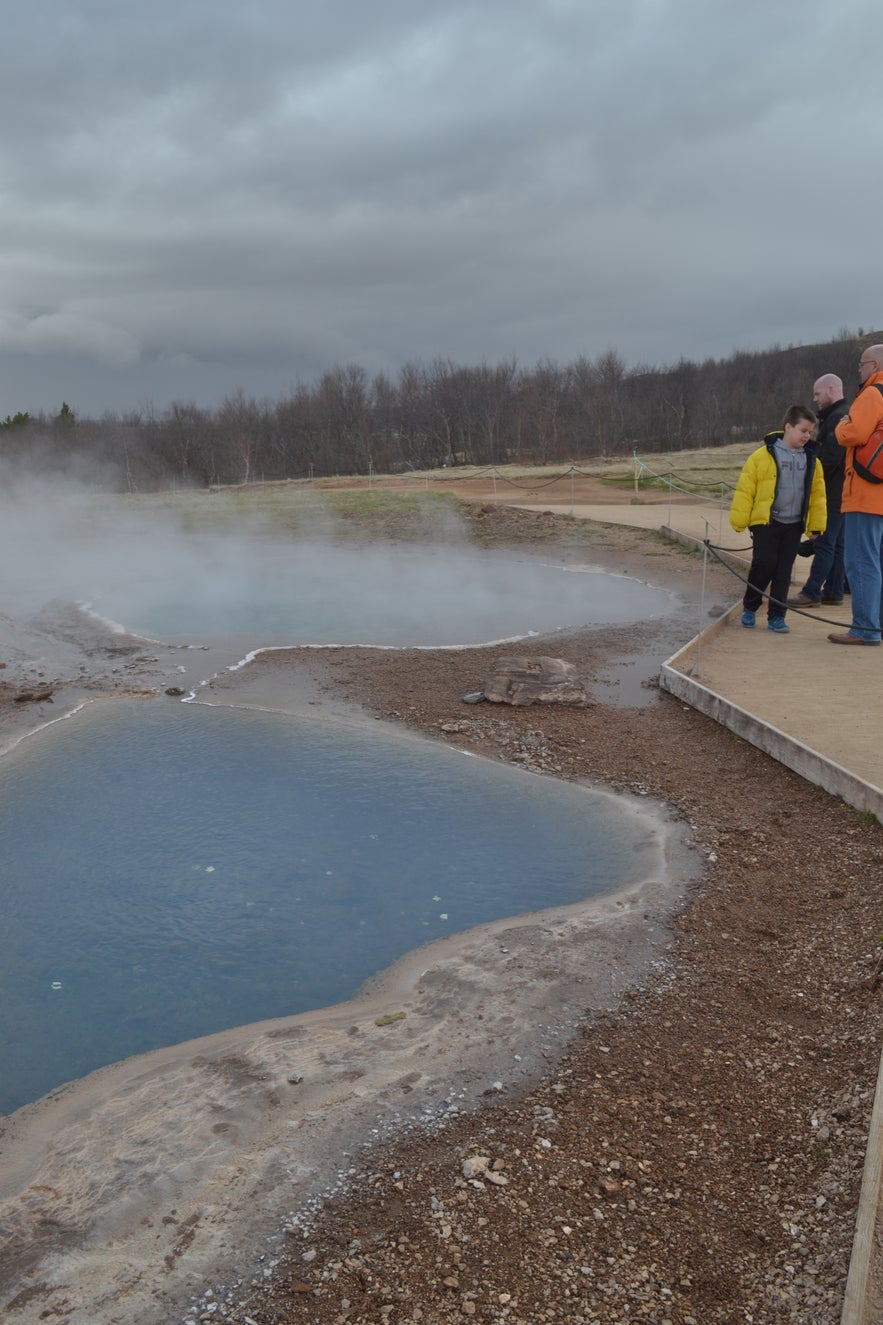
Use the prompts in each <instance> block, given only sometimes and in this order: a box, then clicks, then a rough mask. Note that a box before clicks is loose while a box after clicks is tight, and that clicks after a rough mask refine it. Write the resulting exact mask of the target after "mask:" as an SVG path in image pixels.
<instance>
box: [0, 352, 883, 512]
mask: <svg viewBox="0 0 883 1325" xmlns="http://www.w3.org/2000/svg"><path fill="white" fill-rule="evenodd" d="M875 339H876V340H883V332H868V333H866V332H864V331H862V330H861V329H859V330H858V331H856V332H849V331H841V332H840V333H838V335H837V336H836V337H834V338H833V339H832V340H830V341H827V342H825V343H823V344H817V345H805V346H796V347H795V346H791V347H788V348H781V347H779V346H774V347H772V348H771V349H768V350H761V351H753V352H748V351H744V352H741V351H740V352H736V353H734V354H732V355H730V356H729V358H726V359H707V360H705V361H704V362H702V363H697V362H693V361H691V360H687V359H681V360H680V361H679V362H678V363H676V364H674V365H673V366H670V367H664V368H653V367H648V366H637V367H634V368H628V367H627V366H626V364H625V362H624V360H623V359H622V357H621V356H620V355H619V353H618V352H617V351H616V350H607V351H606V352H605V353H603V354H601V355H599V356H598V357H597V358H595V359H588V358H586V357H584V356H580V357H579V358H577V359H575V360H574V361H573V362H572V363H569V364H565V365H560V364H557V363H554V362H552V361H551V360H546V361H543V362H540V363H537V364H535V365H534V366H533V367H530V368H527V367H520V366H519V365H518V364H517V363H516V362H515V361H514V360H511V361H506V362H502V363H498V364H496V365H488V364H480V365H477V366H476V365H471V366H470V365H462V364H457V363H454V362H452V361H450V360H447V359H444V360H442V359H439V360H436V361H434V362H432V363H428V364H426V363H409V364H406V365H405V366H404V367H403V368H402V369H401V370H400V371H399V372H398V374H397V375H396V376H395V377H392V376H388V375H386V374H379V375H377V376H375V377H373V378H369V376H368V374H367V373H366V372H365V370H364V369H363V368H361V367H360V366H359V365H356V364H350V365H345V366H342V367H338V368H335V369H333V370H331V371H329V372H326V373H324V374H323V375H322V376H321V377H320V378H318V379H317V380H316V381H315V382H314V383H312V384H303V385H300V386H298V387H297V389H296V390H295V391H294V392H293V393H292V394H291V395H289V396H287V397H286V398H284V399H282V400H278V401H259V400H255V399H253V398H250V397H248V396H246V395H245V394H244V393H243V392H242V391H237V392H235V393H233V394H232V395H230V396H228V397H227V399H225V400H224V401H223V403H222V404H221V405H220V406H219V407H218V408H216V409H204V408H200V407H198V406H197V405H195V404H188V403H183V402H177V403H175V404H172V405H170V406H169V407H168V409H166V410H164V411H163V412H162V413H155V412H154V411H152V410H150V409H147V410H143V411H139V412H136V413H131V414H114V413H107V414H104V415H103V416H102V417H101V418H99V419H90V418H84V417H79V416H77V414H76V413H75V411H74V410H73V409H72V408H71V406H70V405H69V404H68V403H67V402H64V403H63V404H62V406H61V408H60V410H59V412H58V414H57V415H55V416H54V417H50V416H47V415H45V414H36V415H31V414H30V413H28V412H27V411H19V412H18V413H16V414H15V415H11V416H9V415H8V416H7V417H6V419H5V420H3V421H2V422H0V458H3V459H6V460H7V461H10V462H13V463H15V462H20V463H22V464H26V465H27V466H28V467H29V468H30V469H37V470H38V471H41V472H53V471H56V472H57V471H59V470H63V471H64V472H71V471H73V472H75V473H76V474H77V475H78V476H79V477H80V478H81V479H83V480H84V481H86V482H89V483H90V484H92V485H95V486H100V487H106V488H112V489H114V490H122V491H127V490H128V491H130V492H134V491H154V490H157V489H161V488H169V487H173V486H177V485H190V486H198V487H209V486H213V485H226V484H238V483H250V482H256V481H269V480H278V479H288V478H305V477H316V478H319V477H324V476H330V475H334V474H354V475H360V474H361V475H366V474H371V473H372V472H375V473H397V472H399V473H400V472H407V471H409V470H425V469H434V468H439V467H442V466H457V465H496V464H504V463H522V464H547V463H563V462H567V463H573V464H575V465H577V466H578V465H579V463H580V461H587V460H594V459H597V458H599V457H604V456H617V455H627V454H628V455H630V454H631V453H632V452H633V451H635V450H636V451H637V452H638V453H639V454H645V453H653V452H671V451H679V450H684V449H687V448H691V447H701V446H720V445H723V444H725V443H728V442H733V441H740V440H745V441H750V440H754V439H756V438H759V437H761V436H762V435H763V434H764V433H765V432H766V431H768V430H769V429H770V428H773V427H776V426H778V424H779V421H780V419H781V417H782V415H783V414H784V412H785V409H786V408H787V407H788V405H790V404H793V403H798V402H800V403H804V404H811V398H812V384H813V381H814V380H815V378H817V377H818V376H820V375H821V374H822V373H825V372H834V373H837V374H838V375H839V376H841V377H842V378H843V380H844V383H845V386H846V394H847V398H848V399H849V398H851V396H852V394H853V393H854V392H855V390H856V389H857V387H858V376H857V364H858V359H859V356H860V354H861V351H862V349H863V348H864V347H865V346H866V345H868V344H871V343H873V342H874V340H875Z"/></svg>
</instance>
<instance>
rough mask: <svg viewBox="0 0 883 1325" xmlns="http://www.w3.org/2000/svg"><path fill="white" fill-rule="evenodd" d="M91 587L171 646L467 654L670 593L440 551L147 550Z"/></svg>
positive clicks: (595, 620) (519, 560)
mask: <svg viewBox="0 0 883 1325" xmlns="http://www.w3.org/2000/svg"><path fill="white" fill-rule="evenodd" d="M93 578H94V580H95V582H96V585H97V589H96V592H95V593H94V594H93V595H92V598H91V603H90V605H91V606H92V608H93V609H94V610H95V611H96V612H98V613H100V614H101V615H102V616H105V617H108V618H110V619H111V620H113V621H117V622H119V623H121V624H122V625H124V626H125V627H126V629H128V630H131V631H134V632H136V633H139V634H143V635H147V636H150V637H152V638H157V639H163V640H171V641H174V640H177V639H179V638H181V637H186V638H188V639H194V638H200V637H202V638H205V637H216V636H231V635H236V636H242V637H247V638H249V639H251V640H256V641H257V642H258V643H273V642H280V641H283V640H291V641H297V642H300V643H321V644H387V645H396V644H398V645H415V646H439V645H457V644H464V645H467V644H480V643H487V642H492V641H496V640H504V639H514V638H518V637H522V636H527V635H530V634H544V633H548V632H549V631H553V630H558V629H563V628H573V627H581V626H599V625H620V624H627V623H630V622H634V621H641V620H647V619H648V618H652V617H660V616H663V615H664V614H665V613H667V612H670V611H672V610H673V605H674V599H673V598H672V596H671V595H670V594H668V593H666V592H664V591H663V590H661V589H657V588H654V587H653V586H651V585H648V584H645V583H643V582H642V581H640V580H635V579H631V578H629V577H628V576H624V575H612V574H610V573H609V572H605V571H601V570H598V569H594V568H591V567H581V568H566V567H564V566H562V565H560V564H555V563H545V562H542V561H540V560H538V559H536V558H534V557H530V556H518V555H515V554H513V553H511V552H510V553H502V552H496V551H481V550H478V549H474V548H471V549H470V548H457V547H451V546H447V545H436V546H429V547H424V546H413V547H412V546H404V545H396V546H394V547H391V546H377V545H374V544H371V545H370V546H367V547H364V548H355V547H350V546H341V545H339V544H332V543H304V542H286V543H280V542H278V541H268V540H263V541H261V540H254V541H252V542H250V543H248V544H242V543H237V542H235V541H232V540H231V542H230V544H229V545H226V544H223V543H219V542H218V541H217V540H215V539H213V540H212V541H211V542H210V543H202V542H201V541H200V540H198V539H194V540H192V541H191V542H189V543H187V544H186V551H185V550H183V548H182V547H179V549H178V550H177V553H176V559H175V561H174V563H173V564H170V563H169V561H168V559H167V558H163V557H162V555H161V554H160V553H159V552H158V553H157V556H156V557H155V558H153V559H152V560H151V559H150V558H149V557H144V558H143V559H142V560H141V561H140V562H139V566H138V573H137V575H132V574H131V573H130V570H129V567H128V566H127V565H126V563H125V561H124V560H123V561H120V563H119V565H118V566H117V567H116V569H115V566H114V559H113V558H109V559H108V561H107V563H106V564H105V565H103V566H102V567H101V568H100V571H99V570H98V569H96V571H95V572H94V576H93ZM77 596H78V597H80V596H81V595H80V594H77Z"/></svg>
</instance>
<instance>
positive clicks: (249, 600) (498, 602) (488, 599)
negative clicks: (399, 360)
mask: <svg viewBox="0 0 883 1325" xmlns="http://www.w3.org/2000/svg"><path fill="white" fill-rule="evenodd" d="M248 495H249V494H246V496H248ZM256 506H257V503H256V502H253V501H252V502H250V503H247V502H245V501H244V500H243V499H242V496H241V494H240V495H239V496H238V497H237V495H236V494H228V495H224V494H211V493H206V492H194V493H189V494H183V495H181V494H179V496H178V497H177V498H173V497H168V498H163V497H154V498H146V499H142V498H131V497H112V496H107V495H104V494H95V493H94V492H90V491H88V490H87V489H85V488H84V487H83V486H82V485H79V484H77V483H75V482H73V481H71V480H65V481H58V482H50V483H47V482H41V481H38V480H36V479H33V478H28V479H22V478H21V477H19V478H17V479H15V480H10V481H9V482H7V483H6V484H5V485H4V495H3V498H2V501H0V550H2V554H3V556H4V564H5V565H6V566H7V567H11V566H14V567H15V568H16V569H15V573H14V574H8V575H7V576H5V577H4V580H3V584H2V588H0V613H2V614H3V618H4V620H3V626H4V629H3V635H4V644H5V646H6V653H7V655H11V656H12V658H13V659H15V658H18V660H19V661H25V660H26V659H27V655H28V652H29V650H30V653H31V655H32V656H31V661H32V662H33V661H34V658H33V654H34V648H35V644H34V640H33V639H32V638H29V637H28V631H34V630H35V629H39V630H40V631H41V632H44V633H43V634H42V635H41V636H40V641H39V647H38V649H37V652H38V654H39V655H40V657H41V660H42V662H43V664H44V665H47V666H52V665H53V664H52V647H51V646H50V643H49V638H50V637H51V638H52V639H53V640H54V642H55V649H56V651H58V650H60V649H61V645H62V644H63V643H64V639H65V629H64V628H63V625H60V624H59V621H60V617H61V615H63V613H64V612H67V613H68V619H69V605H70V604H72V603H77V604H80V605H82V606H85V607H88V608H89V609H91V611H92V612H94V613H96V614H97V615H99V616H101V617H103V618H105V619H106V620H108V621H111V622H114V623H116V628H117V629H125V630H127V631H130V632H132V633H135V634H140V635H144V636H145V637H147V638H150V639H160V640H163V641H165V642H170V643H187V642H199V641H200V640H204V639H215V638H218V637H221V636H239V637H242V639H243V652H244V651H245V649H246V648H247V647H254V646H255V645H259V644H261V643H267V644H270V643H282V642H292V643H293V642H304V643H343V644H346V643H351V644H352V643H363V644H387V645H456V644H475V643H480V642H489V641H495V640H500V639H507V638H514V637H519V636H524V635H527V634H530V633H533V632H543V633H545V632H548V631H550V630H554V629H556V628H558V627H573V626H582V625H586V624H600V623H608V622H626V621H633V620H635V619H637V618H640V617H645V616H648V615H659V614H660V612H661V611H663V610H665V607H666V602H665V598H664V596H663V595H661V594H660V593H659V592H658V591H656V590H653V589H650V588H649V587H648V586H646V585H643V584H641V583H639V582H638V581H635V580H628V579H624V578H615V579H614V578H612V577H610V576H606V575H602V574H600V573H598V572H594V571H591V570H589V569H588V568H582V569H583V571H584V572H585V573H582V574H572V573H571V574H568V573H565V572H564V571H563V570H562V568H561V567H560V564H555V562H554V561H553V560H552V558H550V559H549V561H548V562H546V563H545V564H543V563H542V562H540V561H539V560H538V559H535V558H531V557H521V556H515V555H514V554H503V553H489V552H481V551H478V550H476V549H475V548H473V547H468V546H466V542H465V537H466V536H465V531H464V530H463V528H462V527H461V525H460V522H459V520H458V518H457V517H456V515H455V514H452V513H450V512H448V511H447V510H445V511H443V512H442V514H441V516H440V517H436V516H435V515H434V513H433V514H432V515H430V516H428V517H427V522H426V526H425V528H424V529H423V530H421V531H420V532H421V533H422V534H423V535H424V536H425V538H426V539H427V540H428V542H426V543H421V544H419V545H414V544H404V545H403V544H396V545H378V544H375V543H359V542H357V541H354V538H353V533H352V526H351V525H350V524H349V523H348V522H346V521H345V520H343V519H341V518H340V517H339V516H337V515H336V514H335V513H334V512H333V511H331V510H330V509H329V508H328V507H327V506H326V505H325V504H323V502H322V500H321V497H320V494H317V493H312V492H304V493H303V494H302V500H300V498H299V499H298V503H297V505H296V506H293V505H292V502H291V499H290V496H289V498H288V499H287V504H286V505H285V508H284V510H280V508H279V507H278V506H277V507H276V508H274V507H273V494H272V493H265V494H263V495H262V498H261V506H262V507H264V506H265V507H266V508H267V510H268V512H269V514H268V515H267V516H263V515H256V514H255V513H254V511H255V508H256ZM243 508H244V509H245V511H246V513H245V514H243ZM283 519H284V520H285V521H287V523H288V525H289V526H290V525H291V524H292V522H293V521H294V520H295V519H296V529H294V530H293V531H292V532H288V531H285V530H283V528H282V524H281V521H282V520H283ZM56 656H58V654H57V655H56ZM81 670H82V669H81Z"/></svg>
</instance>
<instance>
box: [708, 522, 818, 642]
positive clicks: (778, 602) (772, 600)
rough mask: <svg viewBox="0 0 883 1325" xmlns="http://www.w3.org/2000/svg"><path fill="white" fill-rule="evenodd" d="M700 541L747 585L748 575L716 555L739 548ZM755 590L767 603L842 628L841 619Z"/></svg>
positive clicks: (716, 558) (725, 567)
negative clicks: (795, 605) (808, 609)
mask: <svg viewBox="0 0 883 1325" xmlns="http://www.w3.org/2000/svg"><path fill="white" fill-rule="evenodd" d="M702 542H703V544H704V546H705V547H707V548H708V550H709V552H710V553H711V555H712V556H713V557H714V559H715V561H719V562H720V564H721V565H722V566H723V567H724V569H725V570H728V571H729V572H730V574H731V575H735V577H736V579H737V580H741V581H742V583H743V584H744V585H746V586H747V585H748V577H747V576H746V575H740V574H739V572H738V571H737V570H736V569H735V568H734V567H733V566H731V565H729V563H728V562H726V561H724V559H723V557H719V556H718V551H721V552H728V551H730V552H731V551H738V550H740V549H735V548H720V549H718V548H717V547H715V545H714V544H713V543H711V542H709V540H708V539H707V538H703V540H702ZM744 550H745V551H746V552H747V551H748V549H747V548H745V549H744ZM754 587H755V586H754V585H752V586H751V588H754ZM757 592H758V593H759V594H760V595H761V597H763V598H765V599H766V600H767V602H768V603H772V604H773V606H774V607H783V608H787V609H788V611H789V612H796V613H797V615H798V616H805V617H807V618H808V619H809V620H810V621H820V622H821V623H822V625H824V626H838V627H839V628H840V630H842V629H843V622H842V621H832V620H831V618H830V617H828V616H820V615H819V613H818V612H815V611H813V612H807V610H806V608H803V607H792V606H791V604H790V603H783V602H782V600H781V598H772V597H771V596H770V594H768V593H764V592H763V590H762V589H758V591H757Z"/></svg>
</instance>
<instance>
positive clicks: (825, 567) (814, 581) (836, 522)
mask: <svg viewBox="0 0 883 1325" xmlns="http://www.w3.org/2000/svg"><path fill="white" fill-rule="evenodd" d="M844 529H845V516H844V515H843V513H842V511H841V510H840V508H839V507H838V508H837V510H836V511H832V510H831V508H830V506H829V507H828V527H827V529H826V530H825V532H824V533H823V534H820V535H819V537H818V538H817V539H816V550H815V554H814V556H813V559H812V567H811V568H810V572H809V575H808V576H807V580H806V584H805V585H804V586H803V592H804V593H805V594H806V596H807V597H808V598H842V597H843V543H844V538H843V535H844Z"/></svg>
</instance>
